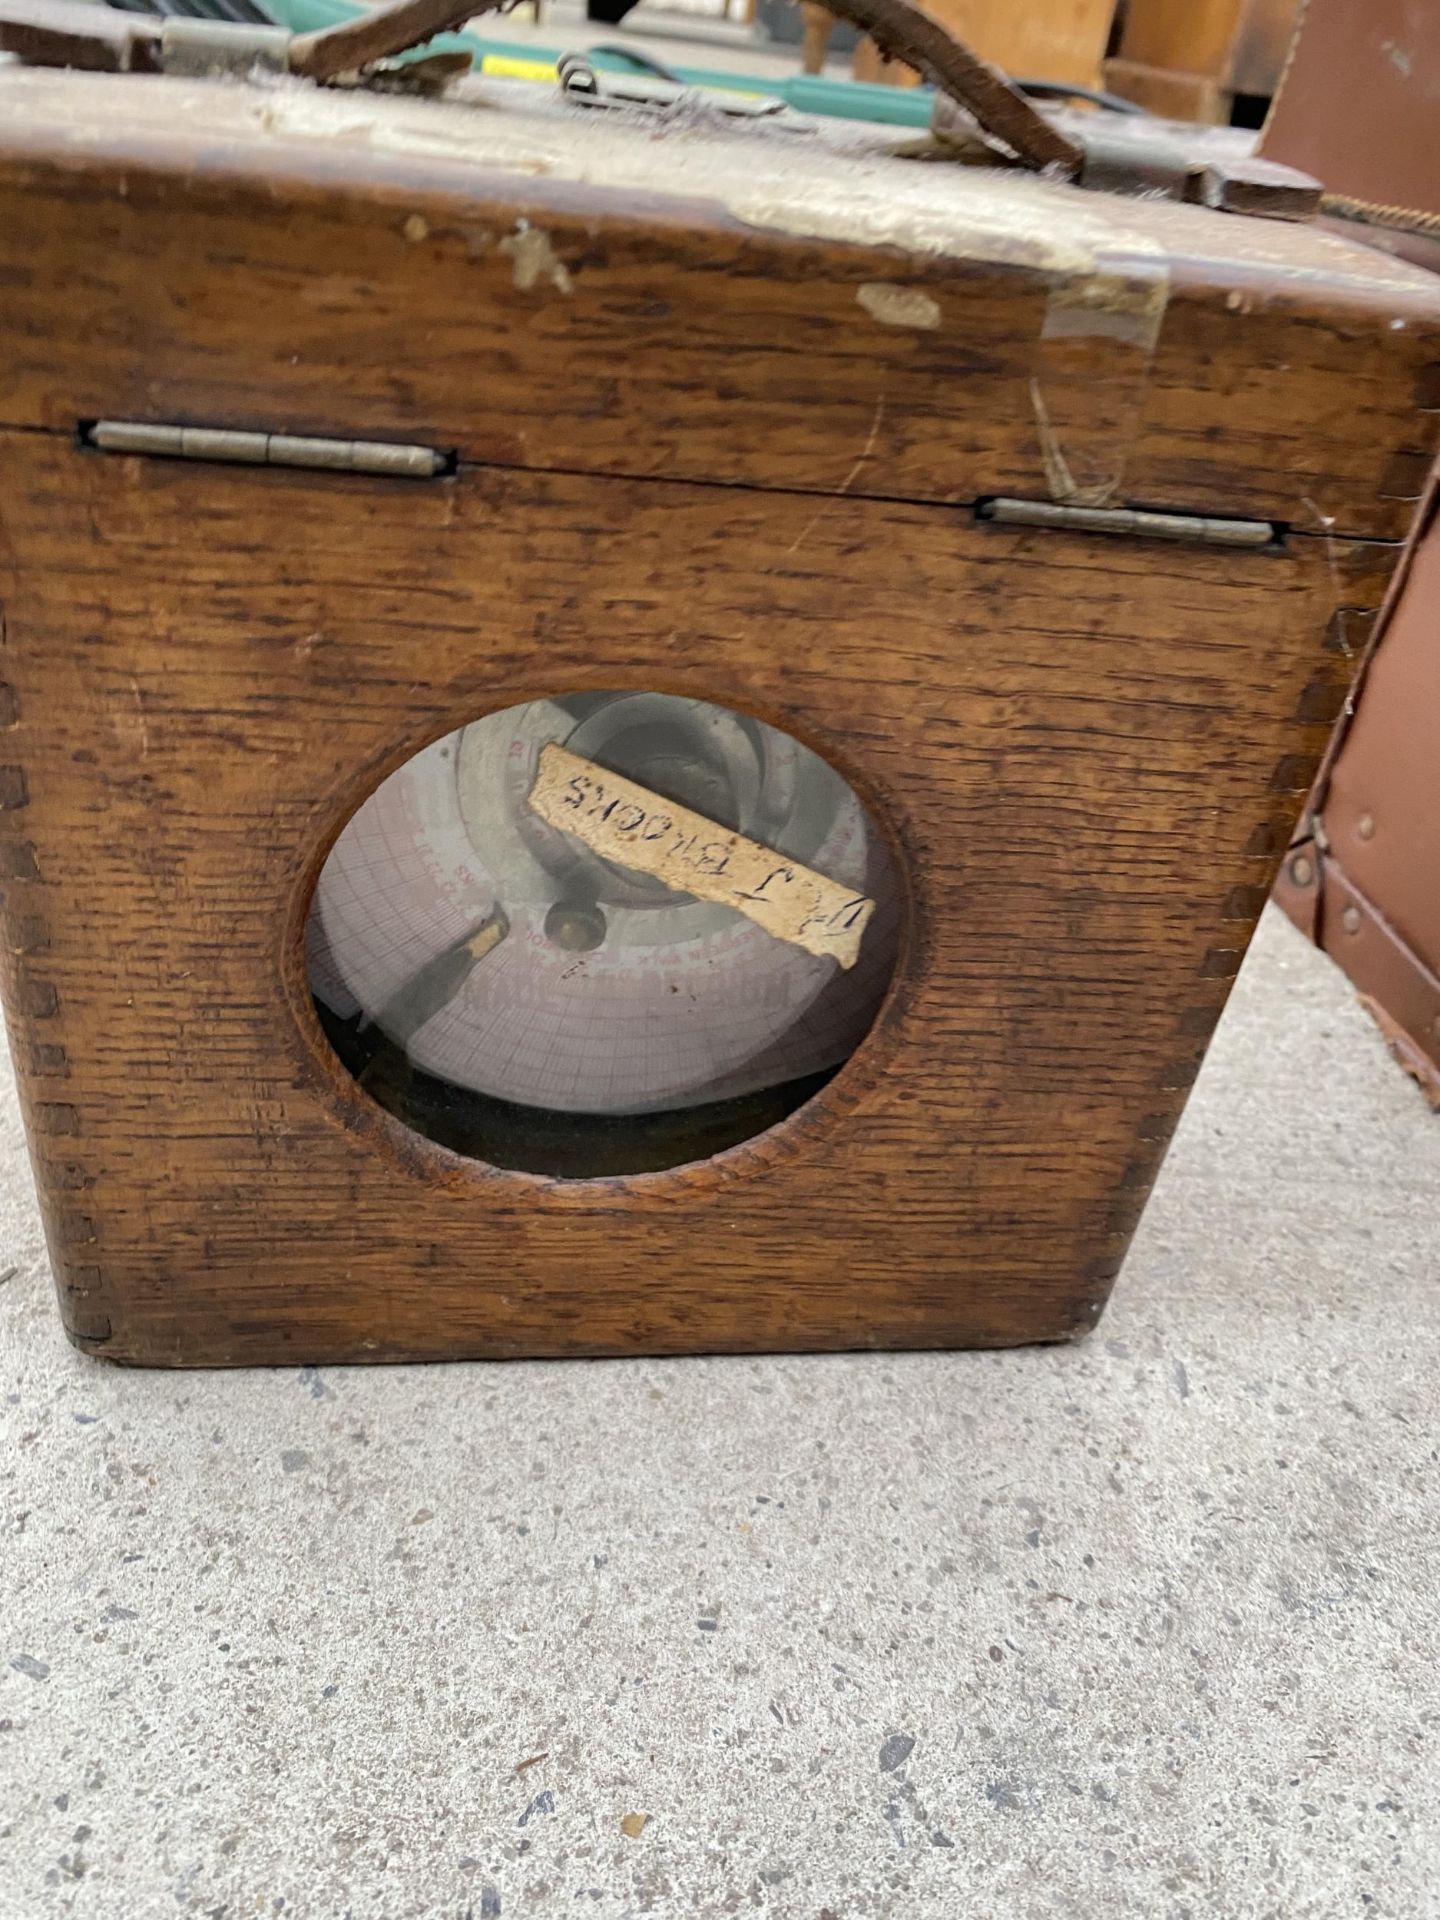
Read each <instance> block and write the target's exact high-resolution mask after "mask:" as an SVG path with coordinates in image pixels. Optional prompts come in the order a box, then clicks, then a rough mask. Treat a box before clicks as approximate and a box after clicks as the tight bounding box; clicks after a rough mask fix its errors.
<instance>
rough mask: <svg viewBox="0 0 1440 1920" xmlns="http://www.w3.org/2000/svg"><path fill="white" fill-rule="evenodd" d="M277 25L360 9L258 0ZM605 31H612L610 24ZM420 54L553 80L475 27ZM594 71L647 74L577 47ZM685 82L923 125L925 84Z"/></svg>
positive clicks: (539, 60)
mask: <svg viewBox="0 0 1440 1920" xmlns="http://www.w3.org/2000/svg"><path fill="white" fill-rule="evenodd" d="M265 8H266V11H267V12H268V13H269V14H271V15H272V16H273V17H274V20H275V22H276V25H277V26H282V27H289V28H290V30H291V31H292V32H293V33H313V32H315V31H317V30H318V29H319V28H321V27H335V26H339V24H340V23H341V21H343V20H353V19H354V18H355V16H356V14H358V13H359V12H360V11H361V9H360V8H359V7H358V6H352V5H350V4H349V0H265ZM609 31H611V32H613V31H614V29H613V28H611V29H609ZM422 53H468V54H471V55H472V56H473V58H474V61H475V67H476V71H477V72H479V73H485V74H490V75H492V76H493V77H495V78H497V79H508V80H539V81H545V80H554V79H555V78H556V77H557V76H556V62H557V61H558V60H559V58H560V50H559V49H558V48H555V49H552V48H549V47H532V46H530V45H528V44H527V43H525V42H517V41H513V40H486V39H482V38H481V37H480V35H479V34H475V33H437V34H436V35H435V37H434V39H433V40H427V41H426V43H425V45H424V46H423V47H415V48H412V49H411V51H410V53H409V55H408V56H407V55H406V54H401V55H400V56H399V58H400V59H402V60H404V59H406V58H409V59H414V58H416V57H417V56H418V55H420V54H422ZM585 58H586V59H587V60H588V61H589V62H590V64H591V66H593V67H594V68H595V70H596V72H597V73H647V72H649V71H650V69H649V68H648V67H647V66H646V64H645V62H644V61H643V60H641V59H638V58H637V59H635V60H633V61H632V60H627V59H626V58H625V57H624V55H623V54H621V53H619V52H618V51H617V52H608V51H607V52H603V53H601V52H596V53H589V52H587V53H586V54H585ZM671 71H672V72H673V73H674V75H675V77H676V79H677V80H680V81H683V82H684V84H685V85H686V86H687V87H710V88H713V89H714V90H715V91H716V92H719V93H748V94H765V95H767V96H768V97H770V98H771V99H774V100H783V101H784V102H785V104H786V106H787V107H793V108H794V110H795V111H796V112H797V113H813V114H818V115H820V116H821V117H822V118H825V119H831V120H868V121H872V122H877V123H879V124H880V125H883V126H890V127H917V128H925V127H928V126H929V124H930V104H931V98H932V96H931V92H930V89H929V88H928V87H874V86H867V85H866V83H865V82H864V81H861V80H826V79H824V78H822V77H821V76H820V75H819V74H814V73H797V74H796V75H794V77H793V78H791V79H789V80H764V79H761V78H760V77H759V76H758V75H756V74H750V73H726V72H724V71H722V70H719V69H716V68H710V67H673V68H672V69H671Z"/></svg>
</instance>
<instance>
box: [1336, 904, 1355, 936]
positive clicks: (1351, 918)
mask: <svg viewBox="0 0 1440 1920" xmlns="http://www.w3.org/2000/svg"><path fill="white" fill-rule="evenodd" d="M1340 924H1341V925H1342V926H1343V927H1344V929H1345V931H1346V933H1358V932H1359V931H1360V909H1359V908H1358V907H1346V909H1345V911H1344V913H1342V914H1341V916H1340Z"/></svg>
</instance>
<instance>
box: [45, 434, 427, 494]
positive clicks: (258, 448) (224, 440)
mask: <svg viewBox="0 0 1440 1920" xmlns="http://www.w3.org/2000/svg"><path fill="white" fill-rule="evenodd" d="M80 437H81V439H82V441H83V442H84V443H85V445H86V446H90V447H98V448H99V449H100V450H101V452H102V453H152V454H161V455H164V456H168V457H169V458H170V459H172V460H225V461H231V462H235V463H237V464H239V465H241V466H247V467H318V468H321V469H323V470H324V471H325V472H327V473H380V474H389V475H392V476H399V477H400V478H402V479H409V480H433V479H434V478H435V476H436V475H437V474H441V473H448V472H450V470H451V468H452V467H453V465H454V459H453V456H452V455H450V454H446V453H439V452H437V451H436V449H435V448H434V447H421V446H407V445H403V444H397V443H396V442H394V441H390V440H327V439H319V438H315V437H313V436H310V435H305V434H298V433H240V432H235V431H232V430H231V429H230V428H229V427H171V426H159V425H155V424H152V423H151V422H149V421H144V420H96V421H94V422H93V423H92V424H91V425H89V426H86V427H82V428H81V430H80Z"/></svg>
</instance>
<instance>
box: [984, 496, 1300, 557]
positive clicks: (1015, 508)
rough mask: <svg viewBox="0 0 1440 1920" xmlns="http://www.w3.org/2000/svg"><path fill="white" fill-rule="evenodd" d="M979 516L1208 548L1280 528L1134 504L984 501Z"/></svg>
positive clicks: (1247, 543)
mask: <svg viewBox="0 0 1440 1920" xmlns="http://www.w3.org/2000/svg"><path fill="white" fill-rule="evenodd" d="M977 512H978V514H979V517H980V518H981V519H982V520H992V521H994V522H995V524H996V525H997V526H1002V527H1054V528H1057V529H1059V530H1061V531H1063V532H1067V533H1118V534H1128V535H1130V536H1131V537H1132V538H1140V539H1144V540H1188V541H1191V542H1198V543H1199V544H1200V545H1202V546H1207V547H1269V546H1273V545H1275V543H1276V542H1277V541H1278V540H1279V538H1280V529H1279V528H1277V527H1275V526H1274V525H1272V523H1271V522H1270V521H1268V520H1221V519H1215V518H1210V517H1207V516H1204V515H1200V514H1191V513H1147V512H1144V511H1142V510H1140V509H1139V508H1132V507H1062V506H1057V505H1055V504H1054V502H1052V501H1049V500H986V501H984V502H982V504H981V505H980V506H979V508H978V509H977Z"/></svg>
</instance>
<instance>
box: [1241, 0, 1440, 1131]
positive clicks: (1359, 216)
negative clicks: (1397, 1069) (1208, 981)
mask: <svg viewBox="0 0 1440 1920" xmlns="http://www.w3.org/2000/svg"><path fill="white" fill-rule="evenodd" d="M1437 116H1440V10H1437V9H1436V8H1434V7H1430V6H1416V5H1414V4H1413V0H1310V5H1309V6H1308V7H1307V8H1306V10H1305V12H1304V15H1303V18H1302V25H1301V31H1300V34H1299V37H1298V39H1297V41H1296V44H1295V48H1294V51H1293V54H1292V57H1291V61H1290V65H1289V68H1288V70H1287V72H1286V76H1285V82H1284V85H1283V87H1282V88H1281V90H1280V94H1279V97H1278V98H1277V100H1276V102H1275V106H1274V109H1273V111H1272V113H1271V116H1270V120H1269V122H1268V124H1267V126H1266V128H1265V133H1264V138H1263V141H1262V147H1261V150H1262V152H1263V153H1264V154H1265V155H1266V156H1267V157H1268V158H1270V159H1273V160H1277V161H1280V162H1282V163H1284V164H1286V165H1290V166H1296V167H1302V168H1305V169H1306V170H1308V171H1311V172H1313V173H1315V174H1317V175H1319V176H1320V177H1321V178H1322V179H1323V181H1324V183H1325V188H1326V198H1325V202H1324V204H1325V207H1326V209H1327V213H1328V214H1329V216H1330V218H1331V220H1332V222H1333V224H1334V225H1335V228H1336V230H1337V231H1344V232H1348V233H1350V234H1352V235H1353V236H1354V237H1355V238H1357V239H1360V240H1363V241H1364V242H1365V243H1366V244H1367V245H1371V246H1374V247H1376V248H1377V249H1381V250H1383V251H1385V252H1388V253H1390V254H1392V255H1395V256H1397V257H1404V258H1408V259H1411V260H1414V261H1417V262H1419V263H1420V264H1422V265H1424V266H1426V267H1429V268H1430V269H1431V270H1436V269H1440V157H1437V148H1436V125H1437ZM1417 397H1418V398H1419V400H1420V402H1421V404H1422V405H1423V406H1425V407H1426V408H1429V409H1434V408H1436V407H1440V380H1437V379H1434V378H1427V380H1426V381H1425V383H1424V384H1423V386H1422V389H1421V391H1420V393H1419V394H1418V396H1417ZM1436 485H1437V482H1436V481H1435V480H1434V479H1432V482H1431V490H1430V494H1429V497H1428V499H1427V501H1426V504H1425V506H1424V509H1423V511H1422V513H1421V514H1420V516H1419V518H1418V520H1417V523H1416V528H1415V532H1414V536H1413V540H1412V544H1411V546H1410V548H1409V549H1408V550H1407V552H1406V555H1405V558H1404V560H1403V562H1402V564H1401V567H1400V569H1399V570H1398V572H1397V574H1396V576H1395V579H1394V581H1393V582H1392V586H1391V591H1390V595H1389V598H1388V600H1387V603H1386V607H1385V611H1384V614H1383V616H1382V618H1381V620H1380V622H1379V623H1378V625H1377V627H1376V629H1375V631H1374V632H1373V634H1372V635H1371V636H1370V639H1369V641H1368V643H1367V645H1366V648H1365V651H1364V655H1363V666H1362V669H1361V672H1360V675H1359V678H1358V681H1357V685H1356V688H1355V694H1354V697H1353V699H1352V700H1351V701H1350V702H1349V703H1348V704H1347V707H1346V710H1345V713H1344V714H1343V715H1342V717H1341V719H1340V721H1339V723H1338V725H1337V728H1336V732H1335V737H1334V739H1333V740H1332V741H1331V744H1330V748H1329V750H1328V752H1327V754H1326V757H1325V760H1324V763H1323V765H1322V769H1321V773H1320V777H1319V779H1318V780H1317V782H1316V785H1315V790H1314V792H1313V793H1312V794H1311V796H1310V800H1309V802H1308V804H1307V806H1306V809H1305V813H1304V815H1303V817H1302V820H1301V823H1300V826H1299V829H1298V831H1297V834H1296V839H1295V844H1294V846H1293V847H1292V849H1291V852H1290V855H1289V857H1288V858H1287V860H1286V863H1285V866H1284V868H1283V870H1282V872H1281V874H1280V877H1279V879H1278V881H1277V883H1276V899H1277V900H1278V901H1279V903H1280V905H1281V906H1283V907H1284V908H1285V910H1286V912H1287V913H1289V915H1290V916H1291V918H1292V919H1293V920H1294V921H1295V922H1296V924H1297V925H1298V926H1300V927H1301V928H1302V929H1303V930H1304V931H1305V932H1306V933H1308V934H1309V935H1310V937H1311V938H1312V939H1313V940H1315V942H1316V943H1317V944H1318V945H1319V946H1321V947H1322V948H1323V949H1324V950H1325V951H1326V952H1327V953H1329V954H1330V955H1331V956H1332V957H1333V958H1334V959H1335V960H1336V961H1338V963H1339V964H1340V965H1341V966H1342V967H1343V968H1344V969H1345V971H1346V972H1347V973H1348V974H1349V976H1350V978H1351V979H1352V980H1353V981H1354V983H1355V985H1356V987H1357V988H1358V990H1359V992H1360V995H1361V997H1362V999H1363V1000H1364V1002H1365V1004H1366V1005H1367V1006H1368V1007H1369V1009H1370V1011H1371V1012H1372V1013H1373V1014H1374V1016H1375V1018H1376V1019H1377V1021H1378V1022H1379V1023H1380V1026H1381V1028H1382V1029H1383V1031H1384V1032H1385V1035H1386V1037H1387V1039H1388V1040H1389V1041H1390V1044H1391V1046H1392V1048H1393V1049H1394V1052H1395V1054H1396V1057H1397V1058H1398V1059H1399V1060H1400V1061H1401V1063H1402V1064H1403V1065H1404V1066H1405V1067H1406V1069H1407V1070H1408V1071H1409V1072H1411V1073H1412V1074H1414V1076H1415V1078H1416V1079H1417V1080H1418V1081H1419V1082H1420V1084H1421V1085H1422V1086H1423V1087H1424V1089H1425V1091H1426V1093H1427V1094H1428V1095H1429V1097H1430V1099H1431V1100H1432V1101H1434V1102H1435V1103H1436V1104H1437V1105H1440V887H1437V885H1436V879H1437V875H1440V719H1437V716H1440V644H1437V624H1440V522H1437V519H1436ZM1352 639H1353V636H1352Z"/></svg>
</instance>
